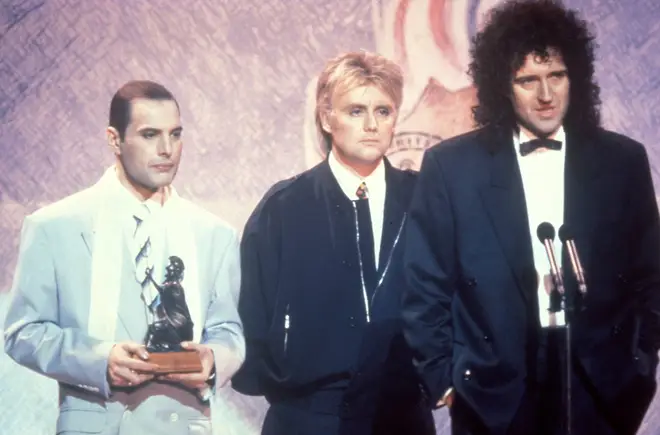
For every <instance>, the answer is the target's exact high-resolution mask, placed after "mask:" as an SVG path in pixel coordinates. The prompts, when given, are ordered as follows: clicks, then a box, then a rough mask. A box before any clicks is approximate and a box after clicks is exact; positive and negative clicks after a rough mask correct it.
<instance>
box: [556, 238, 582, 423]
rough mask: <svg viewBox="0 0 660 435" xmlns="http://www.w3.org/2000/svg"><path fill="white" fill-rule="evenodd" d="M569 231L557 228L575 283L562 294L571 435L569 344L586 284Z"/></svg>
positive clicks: (570, 353)
mask: <svg viewBox="0 0 660 435" xmlns="http://www.w3.org/2000/svg"><path fill="white" fill-rule="evenodd" d="M569 234H571V233H570V230H569V229H568V228H566V227H564V226H563V225H562V227H561V228H559V239H560V240H561V242H562V244H563V245H564V248H565V249H566V253H567V254H568V257H569V262H570V263H571V268H572V269H573V274H574V275H575V279H576V283H577V290H578V291H577V292H576V291H574V290H573V291H570V290H568V289H566V287H564V293H563V294H562V304H563V308H564V323H565V324H566V326H565V328H566V331H565V335H566V338H565V340H566V343H565V346H564V347H565V357H566V363H565V364H566V366H565V370H566V373H565V381H564V382H565V387H564V388H565V391H564V394H565V397H564V400H565V407H566V409H565V421H564V424H565V428H566V434H567V435H571V433H572V428H571V422H572V421H573V420H572V406H571V405H572V374H573V371H572V361H573V355H572V348H573V346H572V343H571V329H572V328H571V326H572V324H573V320H574V316H575V313H576V312H577V303H578V298H581V297H583V296H584V295H586V293H587V284H586V281H585V278H584V271H583V269H582V264H580V258H579V257H578V254H577V248H576V246H575V242H574V241H573V237H572V235H569ZM560 270H561V269H560ZM568 287H570V286H568Z"/></svg>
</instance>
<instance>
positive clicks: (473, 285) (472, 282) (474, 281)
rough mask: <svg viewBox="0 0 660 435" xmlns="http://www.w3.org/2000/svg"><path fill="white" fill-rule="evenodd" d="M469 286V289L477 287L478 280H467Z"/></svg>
mask: <svg viewBox="0 0 660 435" xmlns="http://www.w3.org/2000/svg"><path fill="white" fill-rule="evenodd" d="M467 285H468V286H469V287H476V286H477V280H476V279H474V278H470V279H468V280H467Z"/></svg>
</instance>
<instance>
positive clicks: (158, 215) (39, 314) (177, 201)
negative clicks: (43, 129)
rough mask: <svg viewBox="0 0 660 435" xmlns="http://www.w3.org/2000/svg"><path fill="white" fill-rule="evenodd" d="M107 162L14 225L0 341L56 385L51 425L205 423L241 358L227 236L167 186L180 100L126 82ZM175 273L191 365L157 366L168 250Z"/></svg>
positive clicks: (129, 427) (233, 237)
mask: <svg viewBox="0 0 660 435" xmlns="http://www.w3.org/2000/svg"><path fill="white" fill-rule="evenodd" d="M109 124H110V125H109V127H108V129H107V138H108V144H109V146H110V148H111V149H112V151H113V153H114V155H115V156H116V164H115V165H114V166H113V167H112V168H110V169H108V170H107V171H106V172H105V174H104V175H103V177H102V178H101V180H100V181H99V182H98V183H96V184H95V185H94V186H92V187H90V188H88V189H85V190H83V191H81V192H78V193H76V194H74V195H72V196H70V197H68V198H65V199H63V200H61V201H58V202H56V203H54V204H51V205H49V206H47V207H44V208H43V209H41V210H38V211H37V212H35V213H33V214H32V215H30V216H28V217H27V218H26V219H25V221H24V225H23V231H22V239H21V247H20V253H19V260H18V265H17V270H16V275H15V276H14V282H13V288H12V293H13V298H12V302H11V305H10V307H9V311H8V314H7V318H6V325H5V350H6V352H7V354H9V356H10V357H11V358H12V359H14V360H15V361H16V362H18V363H19V364H21V365H23V366H25V367H27V368H29V369H31V370H34V371H35V372H37V373H40V374H43V375H45V376H48V377H50V378H52V379H55V380H56V381H57V382H58V383H59V387H60V400H59V403H60V413H59V418H58V421H57V433H58V434H61V433H62V434H63V433H66V434H78V433H86V434H87V433H99V434H107V435H110V434H113V435H114V434H122V435H124V434H129V435H133V434H140V435H142V434H168V435H170V434H174V435H175V434H189V433H194V434H211V433H212V427H211V421H210V413H211V412H210V409H211V406H210V404H211V403H212V402H213V400H214V398H215V392H216V387H220V386H222V385H224V384H225V383H226V382H227V381H228V380H229V379H230V377H231V376H232V375H233V374H234V372H236V370H238V368H239V366H240V365H241V364H242V362H243V359H244V357H245V343H244V338H243V332H242V324H241V322H240V319H239V316H238V313H237V309H236V304H237V299H238V291H239V287H240V282H239V281H240V271H239V260H238V259H239V249H238V237H237V234H236V232H235V231H234V230H232V229H230V228H229V227H228V226H227V225H225V224H224V223H223V222H222V221H220V220H219V219H218V218H216V217H214V216H213V215H211V214H210V213H208V212H206V211H204V210H202V209H201V208H199V207H197V206H195V205H193V204H192V203H190V202H189V201H186V200H184V199H182V198H180V197H179V196H178V195H177V194H176V192H175V191H174V189H173V188H172V186H171V182H172V180H173V178H174V176H175V174H176V172H177V169H178V165H179V160H180V157H181V151H182V141H181V131H182V127H181V120H180V112H179V106H178V103H177V102H176V100H175V99H174V97H173V96H172V94H171V93H170V92H169V91H168V90H167V89H165V88H164V87H163V86H161V85H159V84H157V83H153V82H149V81H134V82H129V83H127V84H125V85H124V86H123V87H122V88H121V89H119V90H118V91H117V93H116V94H115V96H114V97H113V99H112V102H111V104H110V123H109ZM170 256H177V257H179V258H180V259H181V260H182V261H183V262H184V264H185V271H184V275H183V280H182V281H181V285H182V286H183V288H184V291H185V298H186V303H187V305H188V309H189V312H190V317H191V319H192V321H193V324H194V326H193V340H192V341H190V342H185V343H184V346H185V347H187V348H189V349H194V350H196V351H197V352H198V353H199V356H200V359H201V362H202V367H203V368H202V371H201V372H199V373H190V374H169V375H158V374H156V372H155V369H156V368H157V366H156V365H155V364H153V363H152V362H150V358H149V355H148V353H147V352H146V349H145V347H144V345H143V343H144V339H145V335H146V333H147V328H148V325H149V324H150V323H151V322H153V321H154V314H155V313H157V311H156V310H155V307H156V306H157V305H158V303H159V299H158V291H157V288H156V287H155V285H154V283H153V282H152V281H151V280H149V279H145V278H146V275H147V274H146V271H151V273H152V276H153V277H155V278H156V279H154V281H156V282H162V280H163V278H164V276H165V273H166V270H165V267H166V265H167V259H168V258H169V257H170Z"/></svg>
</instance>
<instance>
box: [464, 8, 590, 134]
mask: <svg viewBox="0 0 660 435" xmlns="http://www.w3.org/2000/svg"><path fill="white" fill-rule="evenodd" d="M549 48H554V49H557V50H558V51H559V52H560V53H561V55H562V58H563V61H564V64H565V65H566V68H567V70H568V78H569V81H570V90H569V98H570V101H569V107H568V111H567V113H566V117H565V118H564V126H565V128H566V129H567V130H571V131H585V130H589V129H595V128H597V127H598V126H600V87H599V86H598V84H597V83H596V81H595V78H594V50H595V48H596V43H595V37H594V35H593V34H592V33H591V32H590V31H589V28H588V25H587V23H586V22H585V21H584V20H582V19H581V18H580V17H579V16H578V14H577V12H576V11H572V10H567V9H566V8H564V6H563V5H562V3H561V2H560V1H557V0H534V1H529V0H514V1H510V2H507V3H505V4H503V5H501V6H500V7H496V8H494V9H493V10H491V12H490V15H489V20H488V22H487V24H486V26H485V27H484V29H483V30H482V31H481V32H479V33H478V34H477V35H476V36H475V37H474V39H473V41H472V47H471V50H470V54H471V57H472V62H471V63H470V66H469V74H470V76H471V77H472V80H473V82H474V85H475V87H476V89H477V100H478V105H477V106H475V107H473V108H472V113H473V115H474V119H475V121H476V124H477V126H486V125H496V126H499V127H505V128H513V127H515V125H516V115H515V112H514V110H513V104H512V100H511V93H512V79H513V75H514V74H515V72H516V71H518V69H520V67H522V65H523V64H524V62H525V57H526V56H527V55H528V54H530V53H534V54H535V55H538V56H540V57H541V58H545V59H547V58H548V57H549V54H548V49H549Z"/></svg>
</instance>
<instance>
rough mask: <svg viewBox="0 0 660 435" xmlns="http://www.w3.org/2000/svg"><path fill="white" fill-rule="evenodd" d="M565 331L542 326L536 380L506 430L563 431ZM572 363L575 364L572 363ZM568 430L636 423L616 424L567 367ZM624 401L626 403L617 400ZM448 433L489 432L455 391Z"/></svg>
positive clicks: (556, 434)
mask: <svg viewBox="0 0 660 435" xmlns="http://www.w3.org/2000/svg"><path fill="white" fill-rule="evenodd" d="M564 343H565V335H564V331H563V330H561V329H556V330H544V331H543V333H542V336H541V340H540V346H539V354H538V363H537V367H536V369H537V370H536V373H537V376H536V379H535V380H534V381H532V382H530V383H529V384H528V385H527V388H526V390H525V393H524V395H523V398H522V400H521V401H520V405H519V408H518V411H517V412H516V414H515V416H514V418H513V420H512V422H511V424H510V426H509V428H508V431H507V432H506V435H565V434H566V433H567V432H566V426H565V418H564V417H565V395H564V394H563V391H564V384H565V380H564V373H565V370H566V369H565V367H566V365H565V361H566V360H565V347H564ZM573 367H575V365H573ZM571 383H572V385H571V390H572V394H571V401H572V406H571V410H572V416H571V428H572V434H573V435H592V434H593V435H633V434H634V433H635V428H622V427H616V425H617V417H616V416H615V415H614V414H613V412H612V411H613V410H608V409H605V407H604V406H603V404H602V403H600V402H599V401H598V399H597V398H595V394H594V391H593V390H592V389H591V387H590V385H589V384H588V381H586V377H585V375H584V373H582V372H581V371H580V370H579V369H577V370H576V369H573V370H572V377H571ZM621 405H622V406H625V405H626V404H621ZM450 413H451V417H452V422H451V427H452V434H453V435H490V434H492V433H493V431H491V430H489V428H487V427H486V425H485V424H484V423H483V421H482V420H481V419H480V418H479V415H478V414H477V413H476V412H475V411H474V410H473V409H471V408H470V406H469V405H468V404H467V403H466V402H465V400H463V398H462V397H460V396H459V395H457V396H456V399H455V401H454V404H453V406H452V409H451V410H450Z"/></svg>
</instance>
